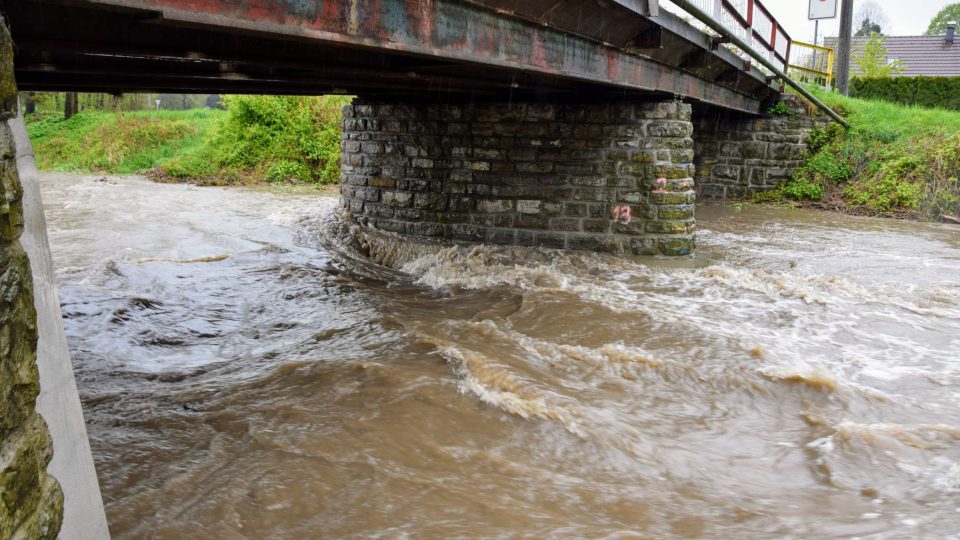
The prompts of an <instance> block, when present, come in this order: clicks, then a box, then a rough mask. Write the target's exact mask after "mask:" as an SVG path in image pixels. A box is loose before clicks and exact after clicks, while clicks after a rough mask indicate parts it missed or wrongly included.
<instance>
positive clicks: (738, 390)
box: [42, 175, 960, 539]
mask: <svg viewBox="0 0 960 540" xmlns="http://www.w3.org/2000/svg"><path fill="white" fill-rule="evenodd" d="M42 187H43V194H44V198H45V203H46V211H47V219H48V223H49V227H50V240H51V243H52V248H53V258H54V262H55V264H56V265H57V267H58V279H59V283H60V291H61V299H62V301H63V314H64V318H65V325H66V332H67V336H68V339H69V344H70V350H71V352H72V355H73V361H74V365H75V368H76V373H77V379H78V385H79V387H80V392H81V397H82V400H83V403H84V412H85V414H86V419H87V423H88V430H89V433H90V436H91V438H92V441H91V442H92V445H93V451H94V458H95V461H96V464H97V469H98V473H99V476H100V482H101V487H102V490H103V496H104V500H105V502H106V504H107V515H108V519H109V521H110V527H111V531H112V533H113V535H114V536H115V537H117V538H164V539H167V538H169V539H183V538H190V539H202V538H218V539H220V538H226V539H230V538H271V539H274V538H291V539H293V538H296V539H300V538H361V537H364V538H365V537H387V538H404V537H409V538H445V537H502V538H507V537H510V538H513V537H530V538H547V537H593V538H596V537H600V538H632V537H642V538H650V537H658V538H695V537H703V538H720V537H725V538H769V537H784V538H808V537H820V538H824V537H832V538H837V537H842V538H849V537H873V538H908V537H924V538H960V358H958V351H960V228H958V227H955V226H946V225H944V226H941V225H929V224H916V223H906V222H897V221H885V220H875V219H864V218H852V217H841V216H835V215H829V214H823V213H815V212H806V211H791V210H783V209H767V208H757V209H755V208H747V209H744V210H742V211H736V210H734V209H730V208H724V207H720V206H708V207H703V208H701V209H699V210H698V218H699V225H698V226H699V237H698V242H699V255H698V258H697V259H696V260H692V261H680V262H677V261H657V260H640V261H633V260H628V259H624V258H617V257H609V256H600V255H595V254H587V253H563V252H557V251H551V250H540V249H530V248H511V247H490V246H450V245H438V244H430V243H418V242H414V241H410V240H398V239H397V238H395V237H392V236H389V235H370V234H362V233H359V232H357V231H356V230H355V229H353V228H352V226H351V225H350V223H349V222H348V221H346V220H345V219H344V218H342V217H339V216H338V212H337V211H336V201H335V200H334V199H333V198H329V197H319V196H317V195H316V194H303V193H300V194H297V193H290V192H282V191H253V190H242V189H226V188H195V187H190V186H182V185H160V184H152V183H149V182H147V181H145V180H143V179H139V178H136V177H123V178H119V177H108V178H106V179H103V180H99V179H98V177H91V176H86V177H79V176H70V175H45V176H44V178H43V180H42Z"/></svg>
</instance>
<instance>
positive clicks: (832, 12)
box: [808, 0, 850, 21]
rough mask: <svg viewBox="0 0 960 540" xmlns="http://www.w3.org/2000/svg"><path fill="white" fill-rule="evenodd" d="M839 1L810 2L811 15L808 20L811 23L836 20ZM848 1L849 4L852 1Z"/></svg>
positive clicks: (816, 0)
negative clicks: (821, 20)
mask: <svg viewBox="0 0 960 540" xmlns="http://www.w3.org/2000/svg"><path fill="white" fill-rule="evenodd" d="M838 1H839V0H810V15H809V17H808V18H809V19H810V20H811V21H818V20H820V19H836V18H837V2H838ZM846 1H847V2H849V1H850V0H846Z"/></svg>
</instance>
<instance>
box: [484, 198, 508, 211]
mask: <svg viewBox="0 0 960 540" xmlns="http://www.w3.org/2000/svg"><path fill="white" fill-rule="evenodd" d="M477 210H479V211H480V212H487V213H495V212H512V211H513V201H511V200H507V199H493V200H480V201H478V202H477Z"/></svg>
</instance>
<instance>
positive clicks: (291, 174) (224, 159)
mask: <svg viewBox="0 0 960 540" xmlns="http://www.w3.org/2000/svg"><path fill="white" fill-rule="evenodd" d="M349 99H350V98H346V97H340V96H325V97H298V96H227V97H225V98H224V104H225V105H226V106H227V110H228V111H229V112H228V116H227V120H226V122H225V123H224V125H223V126H222V127H221V128H220V129H219V131H218V133H217V136H216V137H215V138H214V139H213V140H212V141H211V142H210V146H211V147H212V148H213V149H214V151H213V158H214V159H215V160H216V162H217V164H218V165H219V166H220V167H221V168H224V169H234V170H244V171H248V173H249V174H251V175H253V176H259V177H261V178H266V179H267V180H272V181H276V180H289V179H295V180H298V181H301V182H319V183H336V182H338V181H339V180H340V116H341V109H342V108H343V106H344V105H346V104H347V103H348V102H349ZM167 172H168V174H171V175H173V172H170V171H167Z"/></svg>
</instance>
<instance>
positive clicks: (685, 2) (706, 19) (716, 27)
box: [671, 0, 850, 129]
mask: <svg viewBox="0 0 960 540" xmlns="http://www.w3.org/2000/svg"><path fill="white" fill-rule="evenodd" d="M671 1H672V2H673V3H674V4H676V5H677V6H678V7H680V8H682V9H683V10H685V11H686V12H687V13H689V14H691V15H693V16H694V17H696V18H697V19H699V20H700V22H702V23H703V24H705V25H707V26H709V27H710V28H711V29H712V30H713V31H714V32H717V33H718V34H720V35H721V36H723V37H724V38H727V39H729V40H730V43H733V44H734V45H736V46H737V47H740V49H741V50H742V51H743V52H745V53H747V54H748V55H750V57H751V58H753V59H754V60H756V61H757V62H759V63H760V64H762V65H763V66H764V67H766V68H767V69H769V70H770V71H771V72H772V73H773V74H774V75H776V76H777V77H779V78H780V79H781V80H782V81H783V82H785V83H787V84H789V85H790V86H791V87H792V88H793V89H794V90H796V91H797V92H800V95H802V96H803V97H805V98H807V99H808V100H809V101H810V102H811V103H813V104H814V105H816V106H817V108H818V109H820V110H821V111H823V112H825V113H827V115H829V116H830V118H832V119H833V120H834V121H835V122H836V123H838V124H840V125H841V126H843V127H845V128H847V129H850V124H848V123H847V121H846V120H844V119H843V117H842V116H840V115H839V114H837V112H836V111H834V110H833V109H831V108H830V107H828V106H827V105H826V104H825V103H824V102H822V101H820V100H819V99H817V97H816V96H814V95H813V94H811V93H810V92H808V91H807V89H806V88H804V87H803V86H802V85H800V83H798V82H797V81H794V80H793V79H791V78H790V77H789V76H788V75H787V74H786V73H784V72H783V71H781V70H780V68H778V67H777V66H775V65H774V64H773V62H771V61H769V60H767V59H766V58H764V57H763V56H761V55H760V54H759V53H758V52H756V51H754V50H753V47H751V46H750V45H747V43H746V42H745V41H743V40H742V39H740V38H739V37H737V36H735V35H734V34H733V33H731V32H730V31H728V30H727V29H726V28H725V27H724V26H723V25H722V24H720V22H719V21H716V20H714V19H713V17H711V16H709V15H707V14H706V13H705V12H704V11H703V10H702V9H700V8H699V7H697V6H696V5H695V4H694V3H693V2H690V1H689V0H671Z"/></svg>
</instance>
